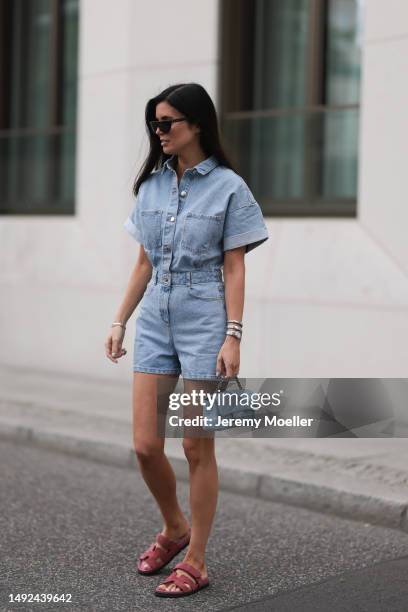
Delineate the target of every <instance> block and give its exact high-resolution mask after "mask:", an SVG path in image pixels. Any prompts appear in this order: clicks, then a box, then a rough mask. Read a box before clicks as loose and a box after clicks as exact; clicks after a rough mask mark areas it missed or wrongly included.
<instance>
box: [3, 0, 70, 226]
mask: <svg viewBox="0 0 408 612" xmlns="http://www.w3.org/2000/svg"><path fill="white" fill-rule="evenodd" d="M77 39H78V0H0V75H1V76H0V212H1V213H2V214H53V215H58V214H73V213H74V193H75V145H76V130H75V121H76V104H77V47H78V41H77Z"/></svg>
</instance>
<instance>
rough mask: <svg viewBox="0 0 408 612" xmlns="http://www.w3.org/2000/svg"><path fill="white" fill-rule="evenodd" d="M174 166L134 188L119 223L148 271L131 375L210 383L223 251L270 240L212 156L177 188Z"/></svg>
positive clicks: (236, 180)
mask: <svg viewBox="0 0 408 612" xmlns="http://www.w3.org/2000/svg"><path fill="white" fill-rule="evenodd" d="M175 161H177V160H176V156H175V155H173V156H172V157H170V158H168V159H167V160H166V162H165V163H164V164H163V166H162V167H161V168H160V169H158V170H155V171H153V172H152V173H151V174H150V176H149V177H148V179H147V180H145V181H144V182H143V183H142V184H141V186H140V189H139V192H138V195H137V197H136V198H135V203H134V206H133V209H132V211H131V212H130V215H129V217H128V218H127V219H126V221H125V223H124V228H125V229H126V230H127V231H128V232H129V233H130V234H131V236H133V238H135V240H136V241H137V242H139V243H140V244H143V246H144V249H145V251H146V254H147V256H148V258H149V260H150V262H151V264H152V267H153V273H152V277H151V280H150V281H149V283H148V285H147V287H146V291H145V293H144V295H143V298H142V300H141V302H140V304H139V306H140V308H139V314H138V317H137V319H136V334H135V341H134V352H133V371H134V372H153V373H162V374H182V376H183V378H189V379H213V380H215V379H217V378H219V377H217V375H216V373H215V371H216V362H217V356H218V353H219V350H220V348H221V346H222V344H223V343H224V340H225V337H226V336H225V332H226V328H227V325H226V323H227V311H226V306H225V295H224V282H223V274H222V265H223V261H224V251H226V250H228V249H234V248H236V247H240V246H244V245H246V252H248V251H250V250H252V249H254V248H255V247H257V246H258V245H260V244H261V243H262V242H264V241H265V240H267V239H268V238H269V235H268V230H267V228H266V225H265V222H264V218H263V215H262V211H261V208H260V206H259V204H258V203H257V202H256V200H255V198H254V196H253V195H252V193H251V191H250V189H249V188H248V186H247V184H246V183H245V181H244V180H243V179H242V178H241V177H240V176H239V175H238V174H237V173H236V172H234V171H233V170H231V169H230V168H227V167H226V166H222V165H220V164H219V162H218V160H217V159H216V158H215V156H211V157H208V158H207V159H205V160H204V161H202V162H200V163H199V164H197V165H196V166H195V167H194V168H189V169H187V170H186V171H185V172H184V174H183V176H182V178H181V179H180V183H179V185H178V184H177V174H176V171H175V170H174V168H173V167H172V164H173V163H174V162H175Z"/></svg>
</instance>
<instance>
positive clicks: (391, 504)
mask: <svg viewBox="0 0 408 612" xmlns="http://www.w3.org/2000/svg"><path fill="white" fill-rule="evenodd" d="M0 440H5V441H12V442H17V443H28V444H30V445H32V446H36V447H39V448H44V449H48V450H54V451H58V452H60V453H65V454H69V455H72V456H76V457H81V458H84V459H88V460H91V461H96V462H100V463H105V464H108V465H115V466H118V467H123V468H128V469H129V468H130V469H135V468H136V469H137V470H138V462H137V458H136V455H135V452H134V450H133V448H129V447H126V446H125V445H121V444H115V443H110V442H104V441H96V440H90V439H87V438H78V437H75V436H69V435H65V434H60V433H56V432H46V431H43V430H41V429H36V428H34V427H25V426H22V425H12V424H9V423H4V422H1V423H0ZM167 456H168V459H169V461H170V463H171V464H172V466H173V469H174V471H175V474H176V476H177V477H178V478H179V479H180V480H183V481H186V482H188V479H189V470H188V465H187V462H186V460H185V459H184V458H183V457H179V456H176V455H174V454H171V453H167ZM218 475H219V487H220V489H221V490H223V491H229V492H232V493H237V494H239V495H246V496H249V497H253V498H258V499H262V500H264V501H272V502H278V503H283V504H289V505H292V506H297V507H301V508H304V509H308V510H313V511H317V512H323V513H325V514H331V515H335V516H338V517H341V518H346V519H353V520H357V521H363V522H366V523H369V524H372V525H379V526H383V527H389V528H392V529H398V530H400V531H403V532H404V533H408V518H407V514H408V491H407V493H406V495H405V496H404V495H400V494H398V493H397V492H395V491H392V490H390V489H388V490H387V491H386V492H385V493H383V494H381V495H378V487H376V486H375V483H374V484H373V483H364V482H362V481H355V480H354V481H353V480H351V479H350V477H347V476H341V475H335V474H333V475H332V476H331V478H330V485H328V484H327V477H325V476H324V475H322V474H319V475H315V474H312V473H306V472H304V473H301V472H299V470H297V471H296V472H295V471H292V472H291V471H290V470H284V471H282V470H281V471H280V473H279V474H274V475H271V474H265V473H259V472H255V471H245V470H243V469H240V468H234V467H233V466H228V465H222V464H220V463H218Z"/></svg>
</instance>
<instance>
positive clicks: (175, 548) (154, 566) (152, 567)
mask: <svg viewBox="0 0 408 612" xmlns="http://www.w3.org/2000/svg"><path fill="white" fill-rule="evenodd" d="M190 535H191V528H190V529H189V530H188V531H187V533H185V534H184V535H183V536H181V537H180V538H177V540H170V538H168V537H167V536H165V535H163V534H162V533H158V534H157V535H156V542H154V544H151V546H149V548H148V549H147V550H145V551H144V552H143V553H142V554H141V555H140V556H139V560H138V563H137V569H138V572H139V574H144V575H145V576H148V575H150V574H155V573H156V572H158V571H159V570H160V569H161V568H162V567H164V566H165V565H167V564H168V563H169V562H170V561H171V560H172V559H173V558H174V557H175V556H176V555H177V554H178V553H179V552H180V551H181V550H183V548H185V547H186V546H188V544H189V542H190ZM157 544H160V546H163V548H160V546H157ZM145 564H146V565H147V566H148V568H146V566H145Z"/></svg>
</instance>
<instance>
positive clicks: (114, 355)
mask: <svg viewBox="0 0 408 612" xmlns="http://www.w3.org/2000/svg"><path fill="white" fill-rule="evenodd" d="M124 337H125V330H124V329H123V327H121V326H120V325H115V326H114V327H112V329H111V330H110V331H109V334H108V337H107V338H106V341H105V353H106V356H107V357H108V359H110V360H111V361H113V362H114V363H118V359H119V358H120V357H123V355H126V353H127V350H126V349H125V348H122V342H123V338H124Z"/></svg>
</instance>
